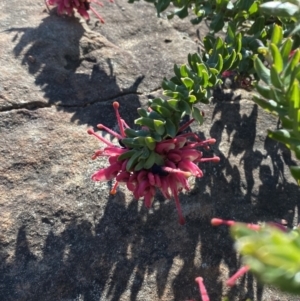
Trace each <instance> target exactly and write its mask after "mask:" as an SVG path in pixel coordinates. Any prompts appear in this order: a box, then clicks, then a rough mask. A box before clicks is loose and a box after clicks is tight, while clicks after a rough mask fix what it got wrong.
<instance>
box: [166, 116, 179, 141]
mask: <svg viewBox="0 0 300 301" xmlns="http://www.w3.org/2000/svg"><path fill="white" fill-rule="evenodd" d="M166 130H167V135H169V136H170V137H172V138H174V137H175V136H176V134H177V128H176V126H175V124H174V123H173V122H172V120H171V119H167V120H166Z"/></svg>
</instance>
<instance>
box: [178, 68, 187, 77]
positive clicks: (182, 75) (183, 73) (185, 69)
mask: <svg viewBox="0 0 300 301" xmlns="http://www.w3.org/2000/svg"><path fill="white" fill-rule="evenodd" d="M180 74H181V77H188V76H189V72H188V68H187V66H186V65H182V66H181V67H180Z"/></svg>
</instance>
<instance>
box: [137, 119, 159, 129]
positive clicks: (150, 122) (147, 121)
mask: <svg viewBox="0 0 300 301" xmlns="http://www.w3.org/2000/svg"><path fill="white" fill-rule="evenodd" d="M134 123H135V124H139V125H142V126H146V127H148V128H149V129H151V130H155V127H154V122H153V119H151V118H146V117H140V118H138V119H136V120H135V121H134Z"/></svg>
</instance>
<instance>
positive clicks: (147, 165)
mask: <svg viewBox="0 0 300 301" xmlns="http://www.w3.org/2000/svg"><path fill="white" fill-rule="evenodd" d="M154 163H155V152H151V153H150V156H149V157H148V159H147V160H146V161H145V163H144V168H145V169H149V168H151V167H152V166H153V165H154Z"/></svg>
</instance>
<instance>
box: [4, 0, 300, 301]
mask: <svg viewBox="0 0 300 301" xmlns="http://www.w3.org/2000/svg"><path fill="white" fill-rule="evenodd" d="M100 13H101V14H102V15H103V17H104V19H105V21H106V24H105V25H101V26H100V25H99V24H98V23H97V21H96V19H95V18H94V17H93V18H92V19H91V21H90V23H89V24H88V25H86V24H85V23H84V22H82V21H79V20H78V19H77V18H69V17H59V16H57V15H56V14H55V11H53V10H52V11H51V13H50V14H49V13H48V12H47V10H45V7H44V6H43V2H42V1H41V2H40V3H38V2H34V3H33V2H32V1H29V0H24V1H21V2H20V1H16V0H10V1H8V0H4V1H1V3H0V63H1V71H0V111H1V112H0V229H1V231H0V300H5V301H6V300H7V301H10V300H13V301H23V300H24V301H25V300H30V301H34V300H36V301H40V300H45V301H54V300H55V301H67V300H68V301H71V300H72V301H75V300H85V301H86V300H88V301H94V300H95V301H99V300H100V301H117V300H124V301H127V300H132V301H134V300H136V301H150V300H151V301H153V300H164V301H171V300H176V301H177V300H178V301H179V300H187V299H196V300H198V299H199V297H198V289H197V287H196V286H195V283H194V278H195V277H196V276H202V277H204V279H205V284H206V286H207V289H208V292H209V295H210V297H211V300H221V297H222V296H223V295H225V294H228V295H229V296H230V297H231V300H243V299H246V297H250V298H251V299H253V300H281V301H284V300H286V301H287V300H291V301H292V300H297V298H296V297H291V296H288V295H284V294H281V293H280V292H278V291H277V290H275V289H274V288H264V289H262V288H261V287H260V286H257V285H256V283H255V281H254V280H253V278H252V276H251V275H248V276H247V277H246V278H245V281H244V282H243V283H242V284H241V285H239V286H238V287H237V288H235V289H233V290H230V291H229V290H228V289H227V288H226V287H225V280H226V279H227V278H228V275H229V274H230V275H231V274H232V273H233V272H234V271H235V270H236V269H237V268H238V267H239V262H238V260H237V255H236V253H235V251H234V248H233V244H232V240H231V239H230V237H229V234H228V230H227V229H226V228H223V227H221V228H213V227H211V226H210V223H209V222H210V219H211V218H212V217H214V216H218V217H222V218H228V219H236V220H241V221H246V222H258V221H270V220H271V221H272V220H274V219H281V218H284V219H286V220H287V221H288V224H289V225H290V226H291V225H292V223H293V222H295V219H294V217H295V215H296V214H297V212H296V211H295V208H296V206H297V205H298V200H299V190H298V187H297V186H296V184H295V182H294V180H293V179H292V178H291V176H290V174H289V171H288V165H291V164H294V163H295V162H294V159H293V157H292V156H291V154H290V152H289V151H288V150H287V149H285V148H284V147H282V146H281V145H279V144H277V143H275V142H273V141H272V140H270V139H266V129H267V128H276V126H277V120H276V119H275V118H273V117H271V116H270V115H268V114H266V113H264V112H263V111H261V110H260V109H259V108H257V107H256V106H255V105H254V104H253V103H252V101H251V100H250V99H251V97H250V94H249V92H245V91H243V90H235V91H233V90H229V89H227V90H216V91H215V92H214V98H213V99H212V102H211V104H210V105H208V106H199V107H200V108H201V110H203V111H204V112H205V116H206V117H205V119H206V121H205V123H204V125H203V126H201V127H199V126H197V125H192V126H191V128H192V129H193V130H194V131H195V132H196V133H197V134H199V135H200V137H203V138H205V137H207V138H208V137H214V138H216V139H217V144H216V145H215V146H214V147H213V148H212V150H211V151H208V152H207V153H206V155H207V156H210V155H212V154H216V155H218V156H220V157H221V162H220V164H203V165H202V166H201V168H202V169H203V170H204V173H205V176H204V177H203V178H202V179H200V180H196V181H195V182H194V183H193V189H192V190H191V191H190V192H188V193H184V194H181V195H180V198H181V202H182V207H183V211H184V214H185V216H186V219H187V223H186V225H185V226H180V225H179V224H178V223H177V213H176V210H175V204H174V202H173V201H172V200H170V201H168V200H164V199H163V198H162V196H161V195H160V194H157V197H156V199H155V202H154V205H153V208H152V209H150V210H146V209H145V208H144V206H143V205H142V202H141V201H139V202H138V201H136V200H134V199H133V197H132V195H131V194H130V193H129V192H128V191H127V190H126V189H125V188H124V187H120V189H119V190H118V193H117V194H116V195H115V196H111V195H110V194H109V191H110V188H111V187H112V185H113V183H111V182H108V183H94V182H92V181H91V180H90V176H91V174H92V173H93V172H94V171H96V170H97V169H99V168H102V167H104V166H106V164H107V162H106V160H105V159H103V158H102V159H99V160H96V161H92V160H91V159H90V157H91V155H92V154H93V152H94V150H95V149H97V148H99V147H100V146H99V143H98V142H97V141H96V140H95V139H94V138H93V137H90V136H88V135H87V133H86V130H87V129H88V128H89V127H91V126H93V127H95V126H96V125H97V124H98V123H103V124H105V125H107V126H109V127H111V128H116V125H117V123H116V120H115V116H114V110H113V108H112V102H113V101H114V100H118V101H119V102H120V105H121V107H120V111H121V114H122V116H123V117H124V118H125V119H126V121H127V122H128V123H129V124H130V125H131V126H134V119H135V118H136V117H137V113H136V109H137V108H138V107H139V106H146V104H147V99H148V97H150V96H151V95H158V94H159V93H160V92H161V91H160V89H159V88H160V82H161V80H162V79H163V77H165V76H166V77H170V76H171V75H172V66H173V64H174V63H175V62H176V63H179V64H181V63H185V62H186V54H187V52H189V51H190V52H194V51H197V49H198V47H199V39H198V36H199V32H200V33H201V34H203V33H205V31H206V30H207V28H206V26H205V25H201V26H198V27H196V28H195V27H192V26H191V25H190V24H189V23H188V20H185V21H181V20H178V19H174V20H172V21H170V22H169V21H167V20H166V18H165V16H164V15H163V17H162V19H157V17H156V15H155V11H154V9H153V8H152V6H151V5H149V4H147V3H145V2H142V1H141V2H140V3H136V4H134V5H129V4H128V3H126V2H125V1H116V3H115V4H111V3H105V6H104V8H103V9H101V10H100ZM197 30H198V34H197ZM103 134H104V135H106V137H107V138H108V139H110V138H111V137H110V136H109V135H107V134H105V133H103ZM114 142H115V143H118V142H117V141H114ZM102 146H103V145H102ZM197 298H198V299H197Z"/></svg>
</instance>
